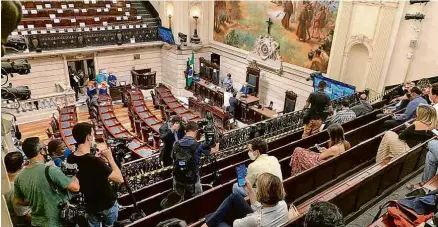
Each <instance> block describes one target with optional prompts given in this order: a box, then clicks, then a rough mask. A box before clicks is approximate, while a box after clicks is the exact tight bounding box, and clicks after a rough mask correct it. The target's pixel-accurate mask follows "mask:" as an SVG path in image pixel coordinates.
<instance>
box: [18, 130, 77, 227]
mask: <svg viewBox="0 0 438 227" xmlns="http://www.w3.org/2000/svg"><path fill="white" fill-rule="evenodd" d="M45 147H46V146H45V145H44V144H43V143H41V142H40V139H39V138H38V137H31V138H27V139H26V140H24V142H23V152H24V154H26V156H27V157H28V158H29V161H30V163H29V165H28V166H26V168H24V169H23V170H22V171H21V172H20V173H19V174H18V176H17V177H16V178H15V181H14V201H13V203H14V204H16V205H21V206H28V205H30V207H31V209H32V212H31V216H32V218H31V219H32V220H31V222H32V226H62V224H61V211H62V210H63V208H64V206H65V204H66V203H67V199H68V193H67V191H71V192H77V191H79V181H78V179H77V178H76V177H73V178H70V177H67V176H65V175H64V174H63V173H62V172H61V170H60V169H59V168H54V167H49V166H46V165H45V164H44V157H43V155H42V154H41V153H42V151H43V150H44V149H45ZM49 182H50V183H49ZM52 186H53V187H52ZM54 188H57V189H56V190H55V189H54Z"/></svg>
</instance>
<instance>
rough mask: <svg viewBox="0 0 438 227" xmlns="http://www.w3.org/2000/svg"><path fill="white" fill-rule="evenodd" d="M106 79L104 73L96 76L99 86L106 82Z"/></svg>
mask: <svg viewBox="0 0 438 227" xmlns="http://www.w3.org/2000/svg"><path fill="white" fill-rule="evenodd" d="M106 78H107V76H106V74H105V73H99V74H97V76H96V82H97V83H98V84H101V83H102V82H103V81H106Z"/></svg>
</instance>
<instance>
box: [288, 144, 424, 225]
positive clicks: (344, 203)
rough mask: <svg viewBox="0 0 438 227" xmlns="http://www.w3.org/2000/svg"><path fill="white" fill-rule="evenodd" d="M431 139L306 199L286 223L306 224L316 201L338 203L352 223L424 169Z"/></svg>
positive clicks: (347, 219)
mask: <svg viewBox="0 0 438 227" xmlns="http://www.w3.org/2000/svg"><path fill="white" fill-rule="evenodd" d="M428 141H430V140H428ZM428 141H425V142H422V143H420V144H418V145H417V146H415V147H413V148H411V149H410V150H409V152H407V153H405V154H403V155H401V156H399V157H397V158H394V159H393V160H391V162H389V163H388V164H386V165H384V164H382V163H376V164H374V165H372V166H370V167H368V168H366V169H364V170H363V171H361V172H359V173H357V174H355V175H353V176H351V177H349V178H347V179H345V180H344V181H341V182H339V183H337V184H336V185H334V186H332V187H330V188H329V189H327V190H325V191H324V192H321V193H320V194H318V195H317V196H315V197H313V198H311V199H309V200H307V201H305V202H304V203H302V204H300V205H299V206H298V207H297V209H298V211H299V212H300V213H301V215H300V216H299V217H297V218H296V219H294V220H292V221H290V222H289V223H287V224H286V225H284V226H287V227H298V226H302V225H303V223H304V217H305V214H306V213H307V212H308V210H309V208H310V205H311V204H312V203H314V202H316V201H329V202H332V203H334V204H335V205H337V206H338V207H339V209H340V210H341V211H342V213H343V215H344V220H345V222H346V223H349V222H350V221H351V220H353V219H354V218H355V217H356V216H357V215H358V214H360V213H361V212H362V211H364V210H366V209H368V208H370V207H371V206H373V205H374V204H375V203H376V202H377V201H379V200H380V199H382V198H384V197H385V196H387V195H388V194H390V193H391V192H393V191H394V190H396V189H397V188H398V187H400V186H401V185H403V184H404V183H406V182H407V181H408V180H409V179H411V178H412V177H414V176H415V175H417V174H418V173H420V172H421V171H422V169H423V167H424V159H425V155H426V153H427V143H428ZM287 192H288V190H286V193H287ZM382 221H384V220H383V219H382ZM376 226H380V225H376ZM383 226H385V225H383Z"/></svg>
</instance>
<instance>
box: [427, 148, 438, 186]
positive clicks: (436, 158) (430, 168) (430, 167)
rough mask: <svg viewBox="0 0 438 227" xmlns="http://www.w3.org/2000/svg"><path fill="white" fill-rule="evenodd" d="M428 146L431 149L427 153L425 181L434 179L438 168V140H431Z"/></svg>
mask: <svg viewBox="0 0 438 227" xmlns="http://www.w3.org/2000/svg"><path fill="white" fill-rule="evenodd" d="M427 146H428V147H429V150H428V151H427V154H426V163H425V166H424V174H423V182H427V181H429V180H430V179H432V178H433V177H434V176H435V174H436V171H437V169H438V140H432V141H430V142H429V143H428V144H427Z"/></svg>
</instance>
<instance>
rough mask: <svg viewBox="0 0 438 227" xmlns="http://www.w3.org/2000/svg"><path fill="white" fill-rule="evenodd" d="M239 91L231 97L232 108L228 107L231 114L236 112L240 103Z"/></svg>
mask: <svg viewBox="0 0 438 227" xmlns="http://www.w3.org/2000/svg"><path fill="white" fill-rule="evenodd" d="M236 96H237V93H236V92H234V93H233V97H230V108H229V109H228V113H230V114H231V115H233V117H234V114H235V113H236V108H237V106H238V105H239V101H238V100H237V98H236Z"/></svg>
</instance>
